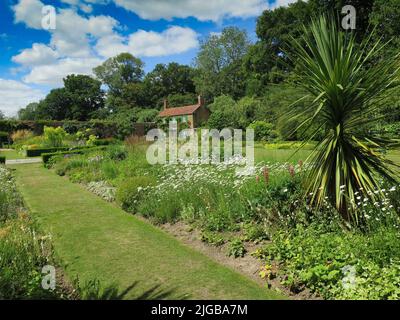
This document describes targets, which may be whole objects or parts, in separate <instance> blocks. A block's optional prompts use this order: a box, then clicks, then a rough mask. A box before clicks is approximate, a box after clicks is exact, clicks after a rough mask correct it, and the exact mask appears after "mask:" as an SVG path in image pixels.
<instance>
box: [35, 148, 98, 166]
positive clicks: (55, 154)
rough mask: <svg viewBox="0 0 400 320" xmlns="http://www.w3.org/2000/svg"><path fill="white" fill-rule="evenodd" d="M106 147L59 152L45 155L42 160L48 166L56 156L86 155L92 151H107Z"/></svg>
mask: <svg viewBox="0 0 400 320" xmlns="http://www.w3.org/2000/svg"><path fill="white" fill-rule="evenodd" d="M105 147H106V146H100V147H89V148H88V147H86V148H81V149H74V150H70V151H58V152H50V153H43V154H42V160H43V163H44V164H45V165H46V164H47V163H48V162H49V161H50V159H51V158H53V157H55V156H62V155H64V156H66V155H74V154H84V153H87V152H91V151H96V150H102V149H105Z"/></svg>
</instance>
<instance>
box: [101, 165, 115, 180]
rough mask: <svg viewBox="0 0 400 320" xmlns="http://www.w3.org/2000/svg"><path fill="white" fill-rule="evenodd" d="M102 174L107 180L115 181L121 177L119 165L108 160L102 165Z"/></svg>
mask: <svg viewBox="0 0 400 320" xmlns="http://www.w3.org/2000/svg"><path fill="white" fill-rule="evenodd" d="M101 172H102V174H103V176H104V178H105V179H106V180H113V179H115V178H117V177H118V175H119V170H118V167H117V164H116V163H115V162H114V161H112V160H106V161H103V162H102V163H101Z"/></svg>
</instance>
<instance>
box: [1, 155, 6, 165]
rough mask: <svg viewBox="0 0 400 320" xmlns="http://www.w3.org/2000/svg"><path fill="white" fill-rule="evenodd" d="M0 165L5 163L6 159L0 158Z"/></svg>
mask: <svg viewBox="0 0 400 320" xmlns="http://www.w3.org/2000/svg"><path fill="white" fill-rule="evenodd" d="M0 163H3V164H4V163H6V157H4V156H0Z"/></svg>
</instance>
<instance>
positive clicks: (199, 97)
mask: <svg viewBox="0 0 400 320" xmlns="http://www.w3.org/2000/svg"><path fill="white" fill-rule="evenodd" d="M198 104H199V106H202V105H203V104H204V99H203V98H202V97H201V95H199V96H198Z"/></svg>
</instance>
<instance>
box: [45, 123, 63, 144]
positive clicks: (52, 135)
mask: <svg viewBox="0 0 400 320" xmlns="http://www.w3.org/2000/svg"><path fill="white" fill-rule="evenodd" d="M66 137H67V133H66V132H65V130H64V129H63V128H61V127H57V128H53V127H44V143H45V145H46V146H47V147H50V148H58V147H62V146H63V144H64V139H65V138H66Z"/></svg>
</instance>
